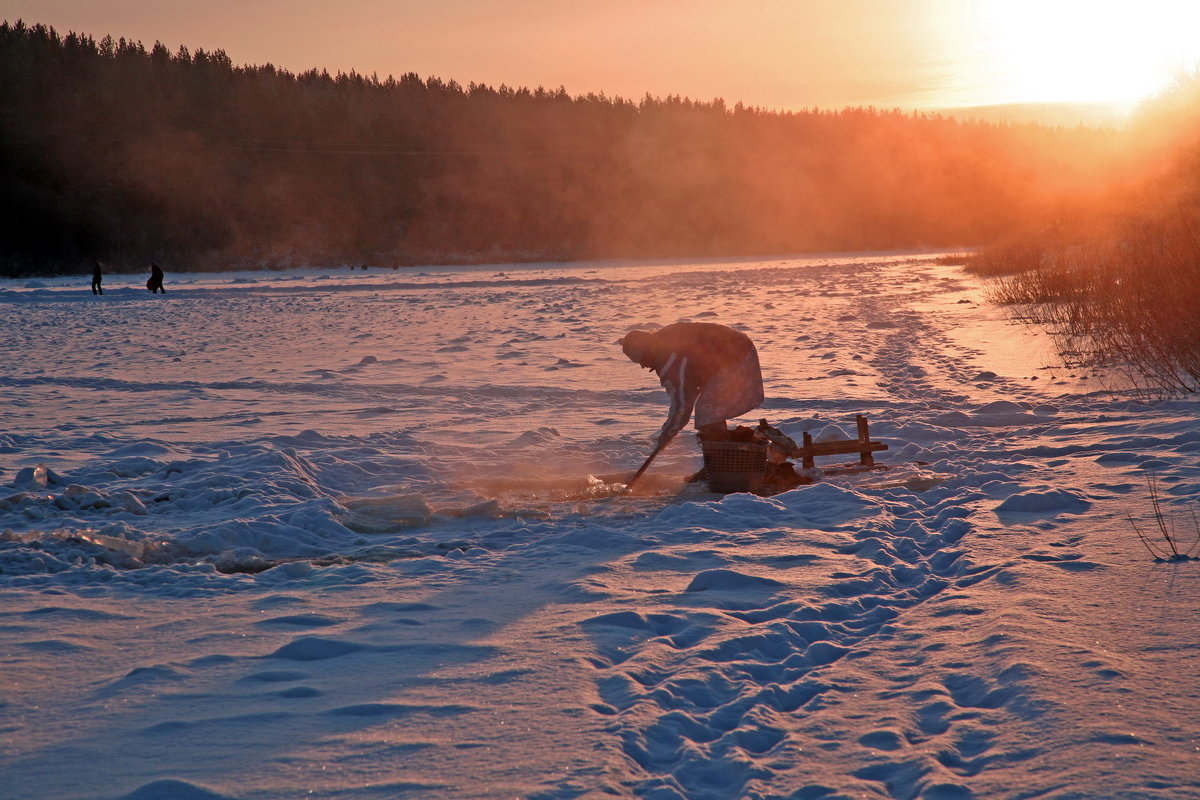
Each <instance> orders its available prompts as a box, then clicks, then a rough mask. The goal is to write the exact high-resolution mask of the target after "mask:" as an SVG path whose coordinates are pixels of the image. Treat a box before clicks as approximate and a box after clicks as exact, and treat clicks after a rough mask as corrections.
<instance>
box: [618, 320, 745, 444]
mask: <svg viewBox="0 0 1200 800" xmlns="http://www.w3.org/2000/svg"><path fill="white" fill-rule="evenodd" d="M621 349H622V350H623V351H624V352H625V355H627V356H628V357H629V359H630V360H631V361H633V362H634V363H636V364H638V365H640V366H642V367H645V368H646V369H649V370H652V371H653V372H655V373H657V374H658V378H659V381H660V382H661V383H662V385H663V388H665V389H666V390H667V394H669V395H670V396H671V410H670V411H669V412H668V413H667V421H666V422H665V423H664V424H663V426H662V432H661V433H659V435H658V444H659V446H660V447H662V446H666V444H667V443H668V442H670V441H671V440H672V439H673V438H675V435H676V434H678V433H679V432H680V431H681V430H683V428H684V426H685V425H687V423H688V419H689V418H690V417H691V416H692V410H693V408H694V409H695V411H696V428H697V430H698V431H699V436H700V438H701V440H704V439H717V440H720V439H722V438H724V434H725V432H726V430H727V428H726V425H725V421H726V420H728V419H730V418H731V417H737V416H740V415H742V414H745V413H746V412H747V411H750V410H751V409H754V408H757V407H758V406H759V404H761V403H762V401H763V383H762V370H761V369H760V367H759V364H758V350H756V349H755V347H754V342H752V341H750V337H749V336H747V335H746V334H744V333H742V332H741V331H737V330H734V329H733V328H728V327H726V326H724V325H717V324H715V323H712V322H676V323H675V324H674V325H668V326H666V327H665V328H659V329H658V330H656V331H630V332H629V333H627V334H625V336H624V338H622V339H621Z"/></svg>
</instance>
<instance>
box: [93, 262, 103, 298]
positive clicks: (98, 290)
mask: <svg viewBox="0 0 1200 800" xmlns="http://www.w3.org/2000/svg"><path fill="white" fill-rule="evenodd" d="M103 283H104V274H103V273H102V272H100V262H99V261H97V262H96V267H95V268H94V269H93V270H92V294H104V287H103V286H102V285H101V284H103Z"/></svg>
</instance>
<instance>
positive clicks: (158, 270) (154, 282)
mask: <svg viewBox="0 0 1200 800" xmlns="http://www.w3.org/2000/svg"><path fill="white" fill-rule="evenodd" d="M162 283H163V271H162V267H160V266H159V265H158V264H155V263H154V262H153V261H152V262H150V280H148V281H146V288H147V289H149V290H150V294H156V293H158V292H162V293H163V294H166V293H167V290H166V289H164V288H163V285H162Z"/></svg>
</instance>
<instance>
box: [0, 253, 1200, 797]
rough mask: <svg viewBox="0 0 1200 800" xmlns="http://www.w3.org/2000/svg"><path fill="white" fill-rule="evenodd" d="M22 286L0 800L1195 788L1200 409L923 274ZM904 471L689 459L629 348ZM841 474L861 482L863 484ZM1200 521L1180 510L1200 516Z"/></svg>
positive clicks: (673, 271)
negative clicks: (712, 366)
mask: <svg viewBox="0 0 1200 800" xmlns="http://www.w3.org/2000/svg"><path fill="white" fill-rule="evenodd" d="M143 279H144V276H141V277H139V276H120V275H110V276H108V280H107V289H106V291H107V293H106V294H105V295H104V296H102V297H95V296H92V294H91V293H90V291H89V289H88V285H87V283H88V277H87V276H83V277H79V278H75V279H72V280H66V279H45V280H38V281H5V282H0V363H2V364H3V365H4V366H3V369H2V370H0V389H2V391H3V397H4V400H3V403H0V483H3V484H4V486H3V488H0V796H2V797H4V798H7V799H8V800H50V799H55V800H57V799H59V798H61V799H62V800H76V799H78V800H94V799H97V798H99V799H102V800H112V799H114V798H123V799H124V800H197V799H199V798H206V799H209V800H211V799H212V798H238V800H267V799H268V798H270V799H272V800H275V799H278V800H293V799H294V798H301V797H313V798H354V799H355V800H358V799H359V798H372V799H374V798H379V799H380V800H383V799H384V798H397V797H413V798H474V797H486V798H492V797H529V798H538V799H539V800H551V798H554V799H565V798H577V797H589V798H594V797H613V796H616V797H625V796H635V797H646V798H655V799H656V800H665V799H666V798H682V797H686V798H737V797H752V798H797V799H800V798H803V799H805V800H816V799H817V798H860V797H864V798H927V799H928V800H961V799H962V798H1162V799H1163V800H1166V799H1167V798H1171V799H1172V800H1177V799H1178V798H1200V626H1198V625H1197V622H1198V617H1197V612H1200V562H1183V563H1162V562H1155V561H1154V560H1153V559H1152V558H1151V557H1150V555H1149V554H1148V553H1147V552H1146V550H1145V549H1144V548H1143V547H1142V545H1141V544H1140V543H1139V542H1138V540H1137V538H1136V536H1135V534H1134V532H1133V529H1132V526H1131V522H1130V519H1129V517H1132V518H1133V521H1134V522H1136V523H1137V524H1138V525H1139V526H1140V527H1142V528H1143V529H1144V530H1147V531H1149V530H1152V529H1153V527H1154V526H1153V521H1152V520H1151V504H1150V497H1149V492H1148V489H1147V485H1146V479H1145V477H1146V474H1147V472H1151V471H1152V472H1153V473H1155V474H1156V475H1157V480H1158V486H1159V489H1160V491H1161V496H1162V499H1163V508H1164V510H1165V511H1166V512H1167V514H1169V515H1171V516H1172V517H1174V518H1175V519H1177V520H1178V522H1179V523H1180V525H1181V528H1183V529H1184V530H1190V528H1191V517H1190V516H1189V509H1197V508H1200V496H1198V495H1200V402H1197V401H1195V400H1186V401H1181V400H1176V401H1166V402H1157V403H1148V404H1147V403H1139V402H1136V401H1134V400H1132V399H1129V398H1126V397H1123V396H1122V395H1120V394H1116V395H1114V394H1111V393H1109V392H1106V391H1105V390H1104V389H1105V386H1106V385H1107V382H1106V380H1105V379H1104V377H1103V376H1099V377H1097V376H1087V375H1082V374H1079V373H1076V372H1072V371H1070V370H1065V369H1061V368H1058V367H1056V366H1055V364H1056V361H1055V359H1054V356H1053V354H1052V351H1051V349H1050V347H1049V345H1048V343H1047V341H1046V340H1045V338H1044V337H1042V336H1040V335H1039V334H1037V333H1035V332H1032V331H1029V330H1026V329H1023V328H1021V327H1016V326H1013V325H1009V324H1006V323H1005V321H1004V312H1003V311H1002V310H999V309H996V308H993V307H990V306H988V305H987V304H986V303H985V302H984V301H983V300H982V297H981V291H980V289H981V287H980V286H979V284H978V282H977V281H976V280H975V279H973V278H970V277H968V276H966V275H964V274H963V273H961V272H960V271H959V270H957V269H956V268H955V267H952V266H944V265H940V264H939V263H938V262H937V261H936V260H935V259H934V258H933V257H932V256H930V255H911V254H909V255H896V256H888V257H884V256H879V255H874V256H864V257H850V256H845V257H838V256H834V257H825V258H811V259H766V260H748V261H739V262H703V263H683V262H666V263H645V262H638V263H612V262H604V263H591V264H574V265H557V264H549V265H534V266H509V265H504V266H490V267H483V268H462V269H440V268H438V269H434V268H428V269H423V270H422V269H403V270H391V269H377V268H372V269H369V270H366V271H363V270H350V269H343V270H315V269H314V270H297V271H291V272H245V273H237V274H219V275H190V276H185V275H179V274H172V273H170V272H169V271H168V273H167V283H166V288H167V292H168V293H167V294H166V295H159V296H152V295H150V294H149V293H148V292H146V291H145V289H144V288H142V281H143ZM678 319H692V320H698V321H703V320H708V321H718V322H723V323H725V324H729V325H733V326H736V327H739V328H741V329H743V330H745V331H747V332H748V333H749V334H750V335H751V337H752V338H753V339H754V340H755V342H756V343H757V345H758V348H759V352H760V355H761V359H762V362H763V371H764V377H765V379H766V384H767V400H766V402H765V404H764V408H763V409H762V411H761V412H756V413H755V414H753V415H751V416H750V417H748V418H747V420H745V421H747V422H751V423H752V422H754V421H756V420H757V419H758V417H759V416H765V417H766V418H768V419H769V420H770V421H771V422H772V423H774V424H776V425H778V426H780V427H781V428H782V429H783V430H784V431H785V432H787V433H790V434H792V435H793V436H796V437H799V435H800V433H801V432H802V431H804V430H809V431H811V432H813V433H814V434H815V435H820V434H821V433H822V432H826V433H828V432H829V430H830V429H831V428H830V426H837V427H841V428H843V429H845V430H851V431H852V430H853V421H854V415H855V414H858V413H862V414H865V415H867V417H868V418H869V419H870V421H871V429H872V436H873V438H878V439H882V440H883V441H884V442H886V443H887V444H888V445H889V447H890V449H889V450H888V451H887V452H885V453H882V454H880V457H879V460H880V462H882V463H886V464H889V465H891V469H889V470H886V471H877V472H871V473H865V474H857V475H843V476H829V477H828V478H827V479H826V480H823V481H820V482H818V483H815V484H813V485H811V486H806V487H802V488H799V489H796V490H794V491H790V492H786V493H783V494H778V495H775V496H772V497H759V496H754V495H748V494H734V495H728V496H720V495H714V494H710V493H708V492H707V491H705V489H704V487H703V486H702V485H696V484H691V485H685V484H683V483H682V478H683V477H684V476H685V475H687V474H689V473H691V472H692V471H694V470H695V469H696V468H697V467H698V466H699V456H698V451H697V447H696V443H695V440H694V437H693V436H692V435H691V434H685V435H683V436H681V437H680V438H679V440H677V441H676V442H675V443H674V444H672V445H671V447H670V448H668V450H667V451H666V452H665V453H664V454H663V455H662V456H661V457H660V458H659V460H658V461H656V462H655V464H654V466H653V467H652V468H651V470H650V471H649V472H648V473H647V479H646V481H645V483H644V484H642V485H641V486H640V490H639V491H638V492H637V494H636V495H635V496H617V495H616V491H617V490H618V489H619V488H620V487H619V483H618V481H619V480H620V478H621V476H622V475H626V474H628V473H629V472H630V471H631V470H632V469H634V468H635V467H637V466H638V464H640V463H641V461H642V459H643V458H645V456H646V455H647V454H648V453H649V451H650V447H651V443H652V438H653V436H654V434H655V433H656V432H657V430H658V428H659V426H660V425H661V424H662V421H663V419H664V417H665V413H666V396H665V394H663V392H662V391H661V389H660V388H659V387H658V385H657V383H656V381H655V379H654V376H653V375H651V374H650V373H647V372H645V371H642V370H639V369H638V368H637V367H636V366H635V365H633V364H632V363H630V362H629V361H627V360H626V359H625V358H624V356H623V355H622V354H621V352H620V348H619V347H618V346H617V345H616V343H615V342H616V340H617V339H618V338H619V337H620V336H621V335H622V334H624V332H625V331H627V330H629V329H631V328H635V327H645V326H650V325H662V324H666V323H669V322H673V321H676V320H678ZM835 461H836V459H835ZM1185 523H1186V524H1185Z"/></svg>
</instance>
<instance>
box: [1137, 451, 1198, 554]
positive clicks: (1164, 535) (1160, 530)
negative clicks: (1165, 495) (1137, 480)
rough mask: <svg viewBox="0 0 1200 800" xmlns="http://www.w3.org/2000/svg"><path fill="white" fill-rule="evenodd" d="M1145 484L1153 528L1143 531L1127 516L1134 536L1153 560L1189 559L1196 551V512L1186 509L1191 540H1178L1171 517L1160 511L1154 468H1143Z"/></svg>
mask: <svg viewBox="0 0 1200 800" xmlns="http://www.w3.org/2000/svg"><path fill="white" fill-rule="evenodd" d="M1146 486H1147V487H1148V488H1149V490H1150V508H1151V512H1152V513H1151V518H1152V519H1153V521H1154V528H1153V530H1149V529H1148V530H1147V531H1143V530H1142V529H1141V528H1140V527H1138V524H1137V522H1135V521H1134V519H1133V517H1132V516H1130V517H1129V524H1130V525H1131V526H1132V527H1133V531H1134V533H1136V534H1137V537H1138V539H1140V540H1141V542H1142V544H1143V545H1145V547H1146V549H1147V550H1149V551H1150V555H1152V556H1154V559H1155V560H1156V561H1190V560H1191V559H1193V558H1195V555H1194V554H1195V553H1196V552H1198V551H1200V520H1198V519H1197V518H1196V512H1195V511H1194V510H1191V509H1189V511H1190V513H1191V518H1192V536H1191V541H1190V542H1184V541H1181V540H1180V537H1179V533H1178V529H1177V528H1176V525H1175V520H1174V519H1171V518H1169V517H1167V515H1166V514H1165V513H1163V509H1162V503H1161V501H1160V493H1159V490H1158V477H1157V475H1156V474H1155V472H1154V470H1146Z"/></svg>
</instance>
